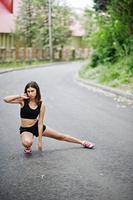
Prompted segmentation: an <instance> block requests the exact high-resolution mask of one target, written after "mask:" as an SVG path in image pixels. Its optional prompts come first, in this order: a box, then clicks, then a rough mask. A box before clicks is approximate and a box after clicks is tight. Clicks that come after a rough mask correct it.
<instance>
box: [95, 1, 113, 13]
mask: <svg viewBox="0 0 133 200" xmlns="http://www.w3.org/2000/svg"><path fill="white" fill-rule="evenodd" d="M110 1H111V0H94V3H95V5H94V8H95V10H96V11H105V10H106V9H107V5H108V3H110Z"/></svg>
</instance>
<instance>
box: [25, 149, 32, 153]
mask: <svg viewBox="0 0 133 200" xmlns="http://www.w3.org/2000/svg"><path fill="white" fill-rule="evenodd" d="M24 153H26V154H31V153H32V151H31V149H26V148H25V149H24Z"/></svg>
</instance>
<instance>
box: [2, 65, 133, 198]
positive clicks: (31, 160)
mask: <svg viewBox="0 0 133 200" xmlns="http://www.w3.org/2000/svg"><path fill="white" fill-rule="evenodd" d="M81 64H82V63H80V62H77V63H70V64H62V65H59V66H53V67H47V68H39V69H37V68H36V69H29V70H28V69H27V70H23V71H14V72H10V73H5V74H1V75H0V85H1V87H0V95H1V98H3V97H4V96H6V95H9V94H20V93H21V92H23V88H24V85H25V84H26V83H27V82H28V81H30V80H35V81H37V82H38V83H39V85H40V88H41V91H42V99H43V100H44V101H45V104H46V108H47V110H46V120H45V123H46V125H48V126H50V127H52V128H55V129H57V130H59V131H62V132H65V133H68V134H71V135H73V136H76V137H78V138H81V139H90V140H92V141H93V142H95V144H96V148H95V150H88V149H83V148H82V147H80V146H79V145H76V144H70V143H65V142H59V141H56V140H52V139H48V138H44V147H45V148H44V151H43V152H42V153H41V154H40V153H39V152H38V151H37V140H36V139H35V143H34V145H33V154H32V156H29V157H27V156H25V155H24V154H23V148H22V146H21V144H20V140H19V134H18V127H19V115H18V114H19V107H18V106H17V105H10V104H5V103H4V102H3V101H2V99H1V100H0V103H1V106H0V113H1V117H0V124H1V126H0V152H1V153H0V199H2V200H12V199H15V200H17V199H18V200H32V199H35V200H41V199H46V200H77V199H78V200H80V199H83V200H132V199H133V173H132V172H133V156H132V152H133V134H132V133H133V126H132V125H133V108H132V106H131V105H128V104H126V105H125V104H123V103H122V102H118V101H115V100H114V97H111V96H108V95H107V96H106V95H105V94H104V95H103V94H102V93H100V92H96V91H94V90H92V89H90V88H87V87H83V85H81V84H80V83H79V82H77V81H75V80H74V77H75V74H76V73H77V70H79V68H80V66H81Z"/></svg>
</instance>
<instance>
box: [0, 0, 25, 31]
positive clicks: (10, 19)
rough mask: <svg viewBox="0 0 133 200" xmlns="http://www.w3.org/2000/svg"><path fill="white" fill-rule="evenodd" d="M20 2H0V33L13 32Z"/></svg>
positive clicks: (19, 0) (1, 0) (15, 0)
mask: <svg viewBox="0 0 133 200" xmlns="http://www.w3.org/2000/svg"><path fill="white" fill-rule="evenodd" d="M20 2H21V0H0V33H11V32H13V31H14V30H15V19H16V16H17V12H18V9H19V5H20Z"/></svg>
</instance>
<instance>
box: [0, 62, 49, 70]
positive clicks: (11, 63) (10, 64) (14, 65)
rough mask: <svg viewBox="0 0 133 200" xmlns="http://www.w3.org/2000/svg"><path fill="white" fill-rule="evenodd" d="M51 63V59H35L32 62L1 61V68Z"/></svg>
mask: <svg viewBox="0 0 133 200" xmlns="http://www.w3.org/2000/svg"><path fill="white" fill-rule="evenodd" d="M46 63H49V61H38V60H34V61H32V62H29V61H27V62H8V63H0V68H19V67H26V66H27V67H28V66H34V65H40V64H46Z"/></svg>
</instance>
